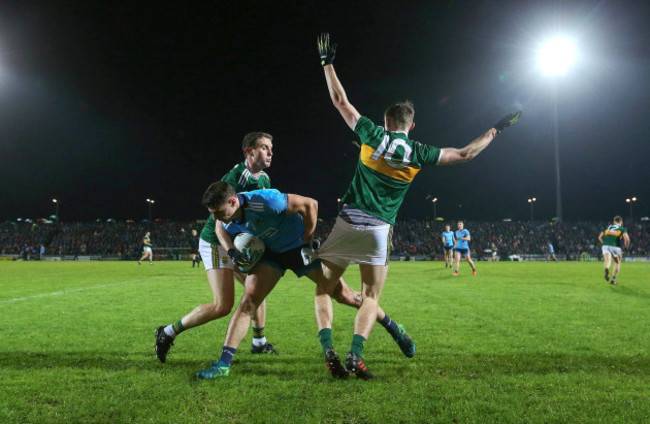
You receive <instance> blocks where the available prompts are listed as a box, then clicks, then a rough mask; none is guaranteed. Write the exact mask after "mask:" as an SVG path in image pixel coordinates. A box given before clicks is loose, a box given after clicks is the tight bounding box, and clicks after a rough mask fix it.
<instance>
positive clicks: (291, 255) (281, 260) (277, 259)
mask: <svg viewBox="0 0 650 424" xmlns="http://www.w3.org/2000/svg"><path fill="white" fill-rule="evenodd" d="M301 249H302V247H296V248H295V249H291V250H288V251H286V252H282V253H276V252H271V251H269V250H266V251H264V255H263V256H262V259H260V263H263V264H265V265H268V266H270V267H271V268H275V269H277V270H278V271H280V272H281V273H282V275H284V273H285V271H286V270H287V269H290V270H291V271H293V272H294V273H295V274H296V275H297V276H298V278H300V277H302V276H304V275H307V274H309V273H310V272H312V271H313V270H315V269H318V268H320V262H321V261H320V259H317V260H315V261H314V262H312V263H310V264H309V265H305V263H304V262H303V259H302V254H301V253H300V250H301Z"/></svg>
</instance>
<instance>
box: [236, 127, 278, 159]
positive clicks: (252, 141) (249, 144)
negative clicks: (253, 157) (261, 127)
mask: <svg viewBox="0 0 650 424" xmlns="http://www.w3.org/2000/svg"><path fill="white" fill-rule="evenodd" d="M262 137H266V138H268V139H269V140H271V141H273V136H272V135H271V134H269V133H265V132H261V131H255V132H250V133H248V134H246V135H245V136H244V141H242V143H241V150H242V152H244V157H246V149H248V148H251V149H254V148H255V147H257V140H259V139H260V138H262Z"/></svg>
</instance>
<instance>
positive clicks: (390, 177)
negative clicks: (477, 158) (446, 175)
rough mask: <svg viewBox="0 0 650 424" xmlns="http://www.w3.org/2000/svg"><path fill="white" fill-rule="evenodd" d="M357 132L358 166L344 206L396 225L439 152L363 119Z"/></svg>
mask: <svg viewBox="0 0 650 424" xmlns="http://www.w3.org/2000/svg"><path fill="white" fill-rule="evenodd" d="M354 132H356V133H357V134H358V135H359V138H360V140H361V143H362V144H361V153H360V154H359V162H358V163H357V168H356V171H355V173H354V177H353V178H352V182H351V183H350V186H349V187H348V190H347V191H346V192H345V195H344V196H343V199H342V202H343V203H344V204H347V205H349V206H351V207H354V208H358V209H361V210H362V211H364V212H366V213H368V214H370V215H372V216H375V217H377V218H380V219H382V220H384V221H386V222H388V223H390V224H393V225H394V224H395V217H396V216H397V211H398V210H399V207H400V206H401V205H402V202H403V201H404V196H405V195H406V192H407V191H408V188H409V186H410V185H411V182H412V181H413V178H415V176H416V175H417V173H418V172H420V168H421V167H422V166H425V165H431V164H436V163H438V161H439V160H440V149H439V148H437V147H434V146H429V145H426V144H422V143H419V142H417V141H413V140H409V138H408V137H407V136H406V133H404V132H390V131H386V130H384V129H383V128H382V127H379V126H377V125H375V124H374V123H373V122H372V121H371V120H370V119H368V118H366V117H365V116H362V117H361V118H359V121H357V124H356V126H355V128H354Z"/></svg>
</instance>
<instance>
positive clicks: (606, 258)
mask: <svg viewBox="0 0 650 424" xmlns="http://www.w3.org/2000/svg"><path fill="white" fill-rule="evenodd" d="M598 241H600V242H601V243H602V244H603V247H602V251H603V262H604V265H605V281H609V275H610V274H609V267H610V266H611V265H612V259H614V269H613V271H612V281H611V284H614V285H616V284H618V283H617V281H616V277H617V276H618V272H619V271H620V270H621V260H622V259H623V250H622V247H623V246H625V248H626V249H629V247H630V236H629V234H628V233H627V230H626V229H625V227H623V218H621V217H620V216H619V215H616V216H615V217H614V221H613V222H612V225H610V226H608V227H607V229H605V231H601V232H600V234H598Z"/></svg>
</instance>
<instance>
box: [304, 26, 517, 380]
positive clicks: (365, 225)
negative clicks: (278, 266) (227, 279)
mask: <svg viewBox="0 0 650 424" xmlns="http://www.w3.org/2000/svg"><path fill="white" fill-rule="evenodd" d="M317 44H318V52H319V54H320V59H321V65H322V66H323V71H324V74H325V80H326V82H327V88H328V91H329V95H330V99H331V100H332V103H333V105H334V107H335V108H336V109H337V110H338V111H339V113H340V114H341V117H342V118H343V120H344V121H345V123H346V124H347V125H348V127H349V128H350V129H351V130H353V131H354V132H355V133H356V134H357V135H358V136H359V139H360V142H361V150H360V154H359V161H358V162H357V167H356V170H355V174H354V177H353V178H352V182H351V183H350V185H349V187H348V190H347V191H346V193H345V195H344V196H343V198H342V204H344V205H346V206H345V207H343V209H341V211H340V213H339V216H338V218H337V220H336V223H335V225H334V228H333V230H332V232H331V233H330V235H329V237H328V238H327V240H326V241H325V243H324V244H323V246H322V247H321V249H320V250H319V252H318V257H320V258H321V259H323V262H322V266H323V273H324V275H325V277H326V278H327V279H328V284H333V283H334V282H336V280H337V279H338V278H339V277H340V276H341V275H342V274H343V272H344V271H345V269H346V267H347V266H348V265H349V264H351V263H358V264H359V271H360V272H361V281H362V295H363V304H362V305H361V308H359V311H358V312H357V316H356V318H355V321H354V335H353V337H352V344H351V347H350V351H349V352H348V354H347V357H346V361H345V363H346V367H347V369H348V370H349V371H351V372H353V373H355V374H356V375H357V377H359V378H363V379H368V378H372V374H371V373H370V372H369V371H368V369H367V367H366V365H365V363H364V362H363V360H362V357H361V354H362V350H363V348H364V346H365V342H366V340H367V339H368V337H369V336H370V332H371V331H372V329H373V326H374V324H375V321H376V317H377V313H378V310H379V298H380V296H381V292H382V290H383V287H384V283H385V281H386V274H387V272H388V261H389V255H388V246H389V245H390V238H391V233H392V229H393V225H394V224H395V217H396V216H397V211H398V210H399V207H400V205H401V204H402V202H403V201H404V196H405V195H406V192H407V190H408V188H409V186H410V185H411V182H412V181H413V179H414V178H415V176H416V175H417V173H418V172H419V171H420V170H421V168H422V167H423V166H426V165H433V164H450V163H456V162H464V161H468V160H471V159H473V158H474V157H475V156H476V155H478V154H479V153H480V152H481V151H483V149H485V148H486V147H487V146H488V145H489V144H490V142H492V140H493V139H494V137H495V136H496V135H497V134H498V133H500V132H501V131H502V130H503V129H504V128H505V127H507V126H510V125H512V124H514V123H515V122H516V121H517V120H518V119H519V113H516V114H510V115H508V116H506V117H504V118H503V119H501V120H500V121H499V122H497V124H495V126H494V128H492V129H490V130H488V131H487V132H485V133H484V134H483V135H481V136H479V137H478V138H476V139H475V140H474V141H472V142H471V143H470V144H468V145H467V146H465V147H464V148H462V149H455V148H444V149H439V148H437V147H434V146H429V145H426V144H423V143H419V142H416V141H413V140H411V139H409V138H408V134H409V131H411V130H413V128H414V126H415V124H414V122H413V117H414V115H415V111H414V109H413V104H412V103H411V102H401V103H396V104H393V105H391V106H389V107H388V109H387V110H386V112H385V113H384V125H385V126H384V127H381V126H378V125H376V124H375V123H373V122H372V121H371V120H370V119H368V118H367V117H365V116H361V114H360V113H359V112H358V111H357V109H356V108H355V107H354V106H353V105H352V104H351V103H350V102H349V101H348V98H347V95H346V93H345V90H344V89H343V86H342V85H341V82H340V81H339V79H338V76H337V75H336V72H335V71H334V66H333V65H332V63H333V61H334V56H335V53H336V45H335V44H331V43H330V38H329V34H321V36H320V37H319V38H318V43H317ZM321 300H323V301H326V298H325V297H324V296H321V297H320V298H317V304H318V302H319V301H321ZM325 303H326V302H325Z"/></svg>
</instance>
